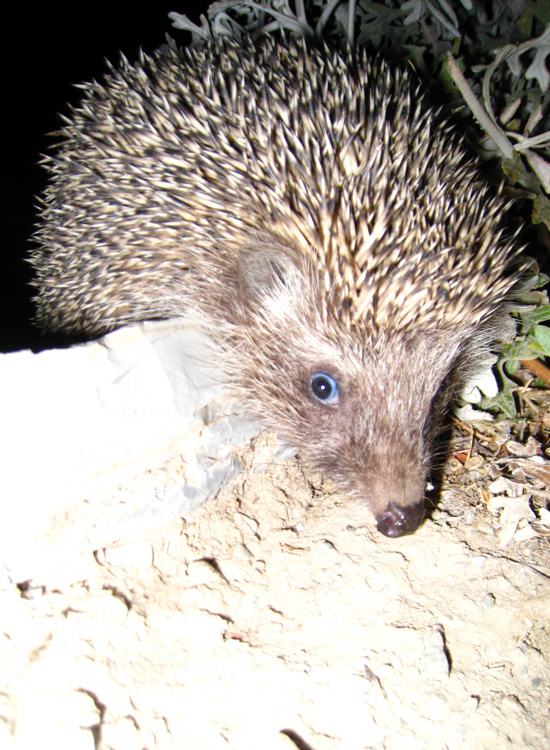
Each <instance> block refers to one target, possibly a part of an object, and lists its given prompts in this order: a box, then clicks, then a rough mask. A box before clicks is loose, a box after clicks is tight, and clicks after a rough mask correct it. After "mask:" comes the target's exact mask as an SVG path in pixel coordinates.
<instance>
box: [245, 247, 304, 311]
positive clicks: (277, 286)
mask: <svg viewBox="0 0 550 750" xmlns="http://www.w3.org/2000/svg"><path fill="white" fill-rule="evenodd" d="M297 271H298V269H297V267H296V264H295V262H294V260H293V258H292V252H291V251H290V250H289V249H288V248H286V247H283V246H281V244H280V243H278V242H266V241H264V240H260V241H258V242H257V243H254V246H253V247H252V246H251V247H246V248H243V250H242V251H241V253H240V256H239V285H240V288H241V292H242V293H243V296H244V298H245V299H247V298H248V299H252V300H255V301H256V302H261V300H262V299H265V298H266V297H268V296H273V295H274V294H280V293H281V292H283V291H284V289H285V287H287V286H288V285H290V284H292V283H293V281H294V280H295V277H296V274H297Z"/></svg>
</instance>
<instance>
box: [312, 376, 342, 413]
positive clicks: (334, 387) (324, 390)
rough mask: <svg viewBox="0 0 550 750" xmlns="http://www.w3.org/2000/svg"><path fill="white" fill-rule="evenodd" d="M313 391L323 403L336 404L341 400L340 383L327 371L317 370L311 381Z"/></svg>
mask: <svg viewBox="0 0 550 750" xmlns="http://www.w3.org/2000/svg"><path fill="white" fill-rule="evenodd" d="M309 387H310V389H311V392H312V393H313V395H314V396H315V398H316V399H318V400H319V401H321V402H322V403H323V404H330V406H336V404H337V403H338V400H339V395H338V383H337V382H336V380H334V378H333V377H331V376H330V375H327V374H326V373H325V372H316V373H315V375H313V377H312V378H311V380H310V382H309Z"/></svg>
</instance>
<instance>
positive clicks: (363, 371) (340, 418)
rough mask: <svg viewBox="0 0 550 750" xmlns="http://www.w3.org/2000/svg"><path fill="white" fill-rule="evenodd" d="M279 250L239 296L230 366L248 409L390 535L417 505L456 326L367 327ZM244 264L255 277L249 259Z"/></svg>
mask: <svg viewBox="0 0 550 750" xmlns="http://www.w3.org/2000/svg"><path fill="white" fill-rule="evenodd" d="M280 257H281V256H280V254H278V255H277V258H278V261H277V264H276V267H275V266H274V267H273V270H272V277H271V278H269V273H268V271H266V267H265V266H264V267H262V270H261V274H262V278H261V280H260V282H261V283H258V285H257V288H256V290H255V289H254V288H252V287H251V286H249V287H248V288H247V289H246V294H245V295H244V297H243V299H244V300H245V301H243V303H242V304H243V307H247V306H248V318H247V324H246V325H245V326H243V331H244V338H243V342H242V344H241V348H240V353H241V357H242V353H243V349H246V352H247V356H246V357H242V359H240V366H241V367H242V366H243V362H244V361H245V360H246V364H245V366H244V368H243V371H242V372H241V373H240V377H241V378H242V380H243V385H244V388H243V391H244V393H245V395H246V398H247V399H248V401H249V403H250V406H251V408H252V410H253V411H254V412H255V413H256V414H257V416H258V417H259V418H260V419H261V420H262V421H263V422H264V423H265V424H267V425H270V426H273V427H274V428H276V429H278V430H279V432H280V433H281V434H282V436H283V437H284V438H285V439H286V440H288V441H289V442H290V443H291V444H294V445H296V446H297V447H299V448H300V449H301V450H302V453H303V455H304V457H305V458H306V460H309V461H310V462H311V463H312V464H313V465H315V466H316V467H318V468H320V469H321V470H322V471H324V472H325V473H326V474H327V475H329V476H330V477H331V478H332V479H333V480H334V481H335V482H336V484H337V485H338V486H339V487H341V488H342V489H344V490H345V491H347V492H349V493H350V494H352V495H353V496H355V497H357V498H358V499H361V500H363V501H366V503H367V504H368V506H369V507H370V509H371V510H372V512H373V513H374V515H375V517H376V520H377V527H378V530H379V531H381V532H382V533H383V534H385V535H386V536H391V537H396V536H402V535H404V534H409V533H412V532H413V531H415V530H416V529H417V528H418V526H419V525H420V523H421V522H422V519H423V517H424V504H423V497H424V490H425V485H426V481H427V474H428V471H429V469H430V465H431V459H432V452H433V448H432V443H433V438H434V435H435V434H436V433H437V431H438V429H439V427H440V423H441V419H442V416H443V414H444V412H445V409H446V406H447V403H448V401H449V398H450V395H451V393H452V390H453V387H452V384H453V376H452V373H453V363H454V362H456V361H457V356H458V352H459V348H460V346H459V341H458V336H456V337H453V335H452V334H449V333H447V334H446V335H445V337H443V336H439V337H434V336H431V337H430V336H428V335H424V336H423V335H422V334H420V333H419V334H418V335H415V337H410V336H409V337H408V338H405V337H403V336H401V335H400V334H399V333H398V332H396V331H389V332H386V333H385V334H380V335H377V336H374V335H373V334H372V332H368V331H366V330H361V329H349V328H348V327H346V326H344V325H343V324H341V323H340V321H339V320H338V317H337V315H335V314H334V313H331V312H329V314H328V315H327V313H326V299H325V296H324V294H323V292H322V291H321V290H320V288H319V285H318V284H317V282H316V277H315V275H314V274H310V273H308V272H307V269H304V268H302V269H298V270H296V271H294V270H293V269H294V268H295V267H294V263H290V264H289V265H288V266H286V265H285V264H284V263H283V264H281V262H280ZM251 268H252V267H251V266H249V269H248V274H249V275H250V274H252V275H253V276H254V278H256V280H258V274H259V271H258V268H259V267H256V268H255V269H254V268H252V270H251Z"/></svg>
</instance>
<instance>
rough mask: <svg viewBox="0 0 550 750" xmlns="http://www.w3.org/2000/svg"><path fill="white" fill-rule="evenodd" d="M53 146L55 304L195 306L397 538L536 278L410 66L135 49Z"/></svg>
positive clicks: (75, 320) (280, 48) (87, 319)
mask: <svg viewBox="0 0 550 750" xmlns="http://www.w3.org/2000/svg"><path fill="white" fill-rule="evenodd" d="M83 88H84V92H85V96H84V100H83V102H82V103H81V104H80V106H79V107H78V108H76V109H75V110H74V112H73V113H72V116H71V118H70V119H68V120H67V121H66V125H65V127H64V128H63V130H62V134H63V137H64V140H63V143H62V144H61V146H60V147H59V150H58V151H57V153H56V155H55V156H54V157H52V158H51V159H48V162H49V169H50V171H51V179H50V183H49V186H48V188H47V190H46V194H45V199H44V203H43V207H42V211H41V219H40V228H39V230H38V232H37V239H38V242H39V245H40V247H39V249H37V250H36V252H35V253H34V255H33V258H32V263H33V265H34V268H35V270H36V285H37V287H38V296H37V304H38V320H39V322H40V323H41V324H42V325H44V326H47V327H50V328H52V329H54V330H65V331H68V332H85V333H86V334H89V335H97V334H101V333H104V332H106V331H108V330H110V329H112V328H114V327H116V326H120V325H122V324H125V323H128V322H130V321H137V320H146V319H153V318H167V317H172V316H178V315H185V316H186V317H189V316H191V317H192V319H194V320H195V321H196V323H197V324H198V325H199V326H201V327H202V328H203V329H205V331H206V332H207V333H208V334H209V335H210V336H211V337H212V338H213V339H214V340H215V341H216V342H217V343H218V345H219V347H220V352H221V355H222V356H221V361H222V365H223V367H224V368H225V369H226V370H227V371H228V372H229V374H230V375H231V378H232V382H233V384H234V386H235V389H236V390H237V392H238V393H239V394H240V395H241V397H242V398H243V400H244V402H245V404H246V407H247V409H248V411H249V412H250V413H251V414H252V415H254V416H255V417H259V418H260V420H262V421H263V423H264V424H265V425H266V426H268V427H271V428H275V429H277V430H278V431H279V433H280V434H281V436H282V437H283V438H284V439H285V440H287V441H288V442H289V443H291V444H293V445H295V446H297V447H299V448H300V449H301V450H302V451H303V453H304V455H305V457H306V458H307V459H308V460H309V461H311V462H313V463H314V465H316V466H317V467H319V468H320V469H321V470H322V471H324V472H326V473H327V474H328V475H330V476H331V477H332V478H333V479H334V480H335V482H336V483H337V484H338V485H339V486H340V487H341V488H343V489H344V490H345V491H347V492H348V493H350V494H351V495H353V496H355V497H357V498H359V499H361V500H364V501H366V503H367V504H368V506H369V507H370V509H371V510H372V512H373V513H374V515H375V517H376V519H377V527H378V529H379V531H381V532H382V533H383V534H386V535H387V536H392V537H396V536H401V535H403V534H407V533H411V532H413V531H414V530H415V529H416V528H417V527H418V525H419V524H420V523H421V521H422V519H423V517H424V504H423V495H424V489H425V485H426V481H427V475H428V472H429V470H430V466H431V463H432V456H433V442H434V439H435V437H436V435H437V432H438V430H439V428H440V425H441V420H442V417H443V415H444V413H445V410H446V408H447V406H448V404H449V401H450V399H451V398H452V396H453V394H454V393H455V392H456V390H457V388H459V387H460V385H461V383H462V382H463V380H464V378H465V377H466V375H468V374H470V373H471V372H472V370H475V367H476V364H479V362H480V360H481V359H483V357H484V356H486V354H487V350H488V348H489V346H490V344H491V342H492V340H493V339H494V336H495V334H496V333H497V331H498V329H499V321H500V318H501V316H502V311H503V304H504V303H505V301H506V298H507V296H508V295H509V293H510V290H511V289H512V287H513V285H514V284H515V282H516V281H517V272H514V271H512V270H511V261H512V260H513V257H514V254H515V253H514V250H513V246H512V243H511V242H510V241H503V240H502V239H501V236H500V230H499V229H498V224H499V218H500V215H501V213H502V212H503V210H504V208H505V205H504V204H503V202H502V200H501V199H500V198H498V197H495V196H491V193H490V190H489V189H488V188H487V187H486V186H485V185H484V184H483V183H482V182H481V181H480V179H479V177H478V175H477V174H476V171H475V168H474V166H473V165H472V163H471V162H470V161H468V160H466V159H465V157H464V154H463V152H462V150H461V148H460V145H459V144H458V143H457V140H456V139H455V138H454V137H453V136H452V135H451V134H449V132H448V127H447V126H446V125H445V123H443V124H442V123H441V122H440V121H439V120H438V118H437V117H436V115H435V114H434V113H433V111H431V110H430V109H429V108H428V107H427V106H426V105H425V104H424V103H423V102H422V99H421V97H419V95H418V92H417V91H415V90H413V89H412V88H411V85H410V83H409V81H408V78H407V75H406V74H405V73H403V72H400V71H396V70H391V69H390V68H388V67H387V66H386V65H385V64H384V63H382V62H379V61H376V62H368V61H367V60H366V59H365V57H364V55H360V54H359V53H358V54H357V56H354V55H353V54H352V53H351V52H348V53H341V52H329V51H328V50H327V49H324V50H321V51H319V50H317V49H309V50H308V49H307V47H306V46H304V45H302V44H296V45H294V44H287V45H283V44H281V43H277V42H274V41H270V40H265V41H264V42H262V43H261V44H259V45H258V46H254V45H253V44H252V43H247V44H245V45H244V46H236V45H235V44H233V43H230V42H226V43H224V44H223V45H221V46H220V45H211V46H210V47H207V48H203V49H193V50H190V51H183V52H181V51H178V50H176V49H175V48H173V47H172V48H165V49H163V50H161V51H158V52H157V53H155V54H154V56H153V57H151V58H150V57H145V56H144V57H143V58H142V59H141V60H140V62H139V63H137V64H136V65H134V66H132V65H130V64H128V62H127V61H125V60H123V61H122V64H121V66H120V68H119V69H111V70H110V73H109V75H108V77H107V78H106V81H105V83H104V84H103V85H100V84H98V83H90V84H87V85H85V86H84V87H83Z"/></svg>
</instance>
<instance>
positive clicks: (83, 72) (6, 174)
mask: <svg viewBox="0 0 550 750" xmlns="http://www.w3.org/2000/svg"><path fill="white" fill-rule="evenodd" d="M208 5H209V2H208V0H198V2H197V0H195V1H194V2H193V1H192V0H171V1H170V2H163V1H161V2H154V3H150V4H148V3H127V2H117V1H116V0H114V1H113V2H112V3H111V4H106V3H86V4H84V3H82V4H78V3H74V4H72V5H67V6H65V7H67V8H68V9H67V10H64V11H62V10H59V5H58V4H57V3H42V4H37V5H35V6H34V7H33V9H32V10H31V9H30V7H29V6H28V5H26V4H23V3H22V4H21V6H20V9H19V10H14V9H13V8H12V9H11V10H9V11H7V12H4V11H2V26H3V29H2V30H3V34H2V36H3V37H4V38H3V40H2V50H3V60H2V71H3V75H2V79H3V80H2V83H3V86H2V88H3V102H2V115H3V121H4V127H3V129H2V130H3V133H4V138H3V145H2V152H3V159H2V183H1V184H2V211H1V221H0V227H1V232H2V234H1V238H0V242H1V252H0V351H3V352H6V351H12V350H15V349H22V348H28V347H34V348H36V347H40V346H43V345H44V343H45V342H42V341H41V337H40V335H39V333H38V332H37V331H36V330H35V329H34V328H33V326H32V324H31V322H30V319H31V316H32V305H31V302H30V297H31V290H30V287H29V279H30V277H31V269H30V267H29V266H28V264H27V263H25V262H24V260H23V259H24V257H25V256H27V255H28V252H29V249H30V246H31V245H30V243H29V237H30V235H31V233H32V228H33V222H34V220H35V208H34V204H35V200H34V196H35V195H37V194H38V193H40V192H41V191H42V190H43V188H44V185H45V181H46V173H45V170H44V169H43V168H42V167H40V166H39V164H38V161H39V159H40V154H41V153H44V152H45V151H47V149H48V145H49V144H50V143H53V142H54V139H52V138H48V137H47V135H46V134H47V133H50V132H52V131H54V130H57V129H58V128H59V126H60V119H59V113H65V114H66V113H67V110H68V108H67V102H71V103H72V104H76V103H77V102H78V100H79V98H80V94H79V92H78V90H77V89H75V88H74V87H73V86H72V84H75V83H80V82H81V81H86V80H90V79H92V78H101V76H102V75H103V73H104V72H105V62H104V60H105V58H108V59H109V60H110V61H111V62H116V61H118V59H119V52H120V51H122V52H124V54H125V55H126V57H128V58H129V60H130V61H133V60H135V59H136V58H137V56H138V53H139V49H140V47H141V48H142V49H143V50H144V51H145V52H151V51H152V50H153V49H155V48H156V47H158V46H159V45H161V44H162V43H163V42H164V41H165V36H166V34H167V33H168V34H170V35H171V36H172V37H173V38H174V39H176V40H177V41H179V42H180V43H182V44H183V43H185V42H186V41H187V39H188V38H189V37H188V35H187V34H186V33H184V32H182V31H178V30H177V29H174V28H173V27H172V24H171V22H170V20H169V18H168V13H169V12H170V11H177V12H178V13H183V14H186V15H187V16H189V17H190V18H191V19H192V20H193V21H194V22H195V23H199V16H200V13H201V12H205V9H206V8H207V7H208Z"/></svg>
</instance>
